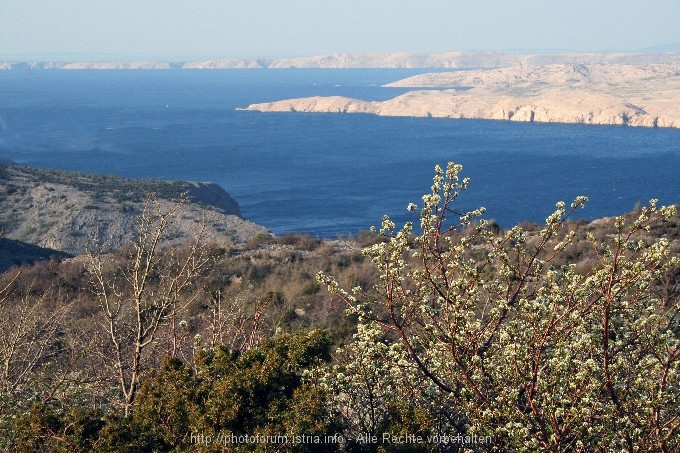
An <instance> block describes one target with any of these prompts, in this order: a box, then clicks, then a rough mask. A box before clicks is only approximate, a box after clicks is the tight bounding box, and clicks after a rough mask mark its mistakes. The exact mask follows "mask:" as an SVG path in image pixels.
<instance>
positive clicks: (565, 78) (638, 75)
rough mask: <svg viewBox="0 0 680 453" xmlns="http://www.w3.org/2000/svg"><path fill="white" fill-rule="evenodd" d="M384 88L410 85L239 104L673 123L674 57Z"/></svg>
mask: <svg viewBox="0 0 680 453" xmlns="http://www.w3.org/2000/svg"><path fill="white" fill-rule="evenodd" d="M385 87H386V88H390V87H398V88H414V90H413V91H409V92H407V93H405V94H402V95H400V96H397V97H395V98H393V99H390V100H387V101H382V102H368V101H363V100H360V99H351V98H343V97H313V98H303V99H291V100H283V101H276V102H270V103H262V104H253V105H250V106H248V107H247V110H257V111H263V112H291V111H293V112H319V113H321V112H323V113H369V114H375V115H382V116H414V117H437V118H461V119H462V118H470V119H491V120H510V121H525V122H545V123H553V122H558V123H583V124H606V125H627V126H645V127H680V63H655V64H618V63H617V64H603V63H597V64H567V63H559V64H549V65H529V66H526V65H517V66H510V67H506V68H500V69H481V70H480V69H478V70H467V71H456V72H438V73H426V74H422V75H418V76H414V77H409V78H407V79H403V80H399V81H396V82H394V83H390V84H388V85H386V86H385Z"/></svg>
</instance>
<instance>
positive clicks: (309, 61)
mask: <svg viewBox="0 0 680 453" xmlns="http://www.w3.org/2000/svg"><path fill="white" fill-rule="evenodd" d="M560 63H580V64H659V63H680V52H664V53H658V52H657V53H607V54H604V53H555V54H536V55H535V54H515V53H499V52H445V53H437V54H423V53H410V52H388V53H356V54H354V53H336V54H329V55H318V56H311V57H295V58H223V59H211V60H199V61H162V60H143V61H122V62H115V61H113V62H112V61H108V62H107V61H4V62H2V61H0V70H22V69H70V70H79V69H81V70H82V69H100V70H114V69H146V70H154V69H165V70H167V69H289V68H318V69H354V68H383V69H404V68H443V69H447V68H448V69H492V68H504V67H510V66H519V65H521V66H536V65H547V64H560Z"/></svg>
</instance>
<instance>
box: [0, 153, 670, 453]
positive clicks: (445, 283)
mask: <svg viewBox="0 0 680 453" xmlns="http://www.w3.org/2000/svg"><path fill="white" fill-rule="evenodd" d="M460 170H461V168H460V167H459V166H456V165H453V164H451V165H449V167H447V169H445V170H442V169H440V168H437V170H436V174H435V178H434V184H433V187H432V191H431V192H430V193H429V194H427V195H425V196H424V197H423V202H422V206H420V207H418V206H415V205H412V206H411V209H412V210H413V211H414V216H416V218H417V219H418V222H419V224H416V225H413V224H407V225H405V226H404V227H403V228H401V229H398V228H396V226H395V225H394V224H393V223H392V222H391V221H390V220H389V218H387V217H386V218H385V219H384V220H383V223H382V227H381V228H380V230H379V231H367V232H363V233H362V234H360V235H359V236H358V237H356V238H345V239H343V240H335V241H328V240H320V239H317V238H313V237H311V236H309V235H301V234H295V235H288V236H284V237H279V238H276V237H272V236H270V235H265V234H261V235H254V236H253V237H252V238H251V239H250V240H249V241H248V242H246V243H243V244H240V245H238V244H237V245H231V246H229V247H224V246H222V245H220V244H212V243H210V242H209V241H205V240H204V239H203V238H202V236H201V235H200V234H197V235H196V237H195V238H194V240H190V241H186V242H184V243H181V244H179V243H172V242H166V241H165V238H166V236H167V235H168V234H170V232H171V230H172V229H171V228H170V225H171V224H172V222H173V221H174V219H175V217H176V216H177V212H178V211H175V210H173V209H168V208H167V206H166V205H163V204H155V205H154V204H153V203H152V204H147V207H148V210H146V211H144V213H143V215H141V216H140V217H139V218H138V223H137V230H136V231H137V235H136V239H135V240H134V241H132V242H130V243H129V244H128V245H127V246H126V247H124V248H122V249H120V250H117V251H115V252H107V253H105V252H104V251H101V252H97V251H96V249H92V251H91V252H90V254H89V255H87V256H78V257H75V258H67V259H53V260H50V261H39V262H37V263H35V264H32V265H24V266H21V267H14V268H12V269H10V270H8V271H7V272H6V273H5V274H4V275H2V277H1V278H0V319H2V323H0V373H2V375H1V379H0V382H1V385H0V446H1V447H3V448H5V449H7V450H9V451H22V452H29V451H39V450H41V451H70V452H76V451H102V452H104V451H205V452H211V451H310V452H312V451H361V452H364V451H376V452H378V451H385V452H387V451H409V452H410V451H423V452H426V451H428V452H429V451H555V452H558V451H584V452H585V451H588V452H590V451H622V450H623V451H677V449H678V448H680V408H679V407H678V405H677V403H676V401H677V400H678V398H679V397H680V395H679V389H680V299H679V295H680V267H679V265H678V264H679V263H678V255H679V254H678V252H679V251H680V228H679V226H680V218H679V217H678V215H677V213H676V212H675V209H674V208H673V207H660V206H658V205H657V203H656V202H655V201H652V202H651V203H650V204H649V205H648V206H646V207H640V208H638V209H636V210H635V212H632V213H629V214H627V215H624V216H621V217H619V218H611V219H601V220H598V221H595V222H585V221H574V222H572V221H570V220H569V217H570V215H571V213H572V212H573V211H574V210H577V209H580V208H581V207H583V205H584V204H585V203H586V200H585V198H577V199H576V200H575V201H574V203H573V204H572V205H571V206H568V205H565V204H564V203H559V204H558V205H557V208H556V210H555V212H554V213H553V214H551V215H549V216H548V218H547V221H546V223H545V224H544V225H534V224H526V225H522V226H517V227H514V228H512V229H510V230H507V231H504V230H502V229H501V228H499V227H498V226H497V225H494V224H490V223H487V222H486V221H485V220H483V209H480V210H477V211H473V212H469V213H459V212H457V211H456V206H455V201H456V199H457V197H458V196H459V195H460V194H461V193H462V192H463V191H464V190H465V188H466V187H467V185H468V183H469V181H468V180H467V179H459V172H460ZM418 212H419V213H420V214H419V215H417V213H418ZM327 289H328V290H329V291H327Z"/></svg>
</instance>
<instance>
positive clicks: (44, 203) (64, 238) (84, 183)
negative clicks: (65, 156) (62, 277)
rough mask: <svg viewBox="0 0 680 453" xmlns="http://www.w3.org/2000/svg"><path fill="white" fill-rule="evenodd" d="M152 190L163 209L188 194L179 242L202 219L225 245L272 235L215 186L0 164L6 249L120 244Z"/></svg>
mask: <svg viewBox="0 0 680 453" xmlns="http://www.w3.org/2000/svg"><path fill="white" fill-rule="evenodd" d="M149 193H155V196H156V199H157V200H158V201H159V202H160V205H161V206H162V208H163V209H170V207H172V206H173V205H174V204H176V203H177V201H178V200H179V199H180V197H181V194H182V193H186V194H188V196H189V200H190V201H189V203H187V204H186V205H184V206H183V207H182V210H181V212H180V213H179V215H178V216H177V218H176V222H175V225H174V226H173V228H174V231H173V237H174V239H175V240H178V241H182V240H185V239H191V238H193V237H194V236H195V235H196V234H198V232H199V231H200V230H201V225H205V231H204V235H205V238H206V240H207V241H210V242H217V243H219V244H224V245H228V244H230V243H234V242H244V241H247V240H249V239H250V238H252V237H253V236H255V235H257V234H268V230H267V229H266V228H265V227H262V226H260V225H256V224H255V223H253V222H250V221H248V220H245V219H243V218H241V217H240V211H239V207H238V204H237V203H236V202H235V201H234V200H233V199H232V198H231V197H230V196H229V195H228V194H227V193H226V192H225V191H224V190H223V189H222V188H221V187H219V186H218V185H216V184H212V183H195V182H180V181H152V180H130V179H125V178H121V177H118V176H103V175H93V174H81V173H70V172H64V171H57V170H39V169H35V168H29V167H21V166H15V165H8V164H7V163H5V164H1V163H0V229H1V230H2V231H3V236H2V239H3V241H4V242H3V244H4V249H5V252H7V250H8V249H12V250H15V251H16V250H18V252H16V253H20V251H21V247H20V246H19V245H18V243H17V242H15V241H20V242H21V243H26V244H32V245H34V246H38V247H42V248H45V249H52V250H57V251H61V252H65V253H68V254H71V255H78V254H82V253H84V252H85V251H86V250H87V249H88V248H92V247H94V246H95V244H97V243H99V244H103V245H104V246H105V248H107V249H116V248H119V247H121V246H122V245H123V244H125V243H126V242H127V241H128V240H129V239H130V238H131V237H132V236H133V234H134V222H135V220H136V218H137V216H138V215H139V214H140V213H141V212H142V211H143V209H144V208H145V206H147V205H148V194H149ZM10 240H14V241H13V242H12V241H10ZM10 242H11V245H10ZM3 244H0V250H2V249H3ZM24 248H25V246H24ZM31 250H33V251H35V249H31ZM43 252H44V251H43ZM7 253H9V252H7ZM7 253H3V254H5V255H6V254H7Z"/></svg>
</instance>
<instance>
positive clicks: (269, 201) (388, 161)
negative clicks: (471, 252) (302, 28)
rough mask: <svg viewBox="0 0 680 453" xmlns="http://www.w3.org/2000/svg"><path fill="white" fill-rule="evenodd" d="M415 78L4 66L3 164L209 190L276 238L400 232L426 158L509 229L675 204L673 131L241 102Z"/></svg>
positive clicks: (677, 170)
mask: <svg viewBox="0 0 680 453" xmlns="http://www.w3.org/2000/svg"><path fill="white" fill-rule="evenodd" d="M421 72H427V71H423V70H385V69H381V70H331V69H319V70H316V69H285V70H283V69H282V70H205V71H201V70H194V71H192V70H168V71H161V70H158V71H124V70H119V71H64V70H33V71H31V70H23V71H22V70H12V71H4V72H3V71H0V156H4V157H8V158H10V159H12V160H14V161H16V162H18V163H20V164H25V165H31V166H35V167H45V168H59V169H66V170H77V171H83V172H96V173H106V174H118V175H121V176H126V177H131V178H164V179H183V180H195V181H212V182H216V183H218V184H220V185H221V186H222V187H224V189H225V190H227V191H228V192H229V193H230V194H231V195H232V196H233V197H234V198H235V199H236V200H237V201H238V203H239V204H240V206H241V210H242V213H243V216H244V217H246V218H248V219H251V220H253V221H255V222H257V223H260V224H262V225H265V226H267V227H268V228H270V229H271V230H272V231H273V232H275V233H277V234H285V233H288V232H308V233H311V234H313V235H316V236H323V237H336V236H338V235H345V234H355V233H357V232H358V231H360V230H364V229H367V228H369V227H370V226H371V225H379V224H380V219H381V217H382V215H383V214H388V215H390V216H391V217H392V218H393V219H395V220H396V221H397V222H398V223H403V222H405V221H407V220H416V219H415V218H414V217H413V215H412V214H409V213H408V212H407V211H406V206H407V204H408V203H409V202H415V203H418V202H419V201H421V196H422V194H423V193H426V192H427V191H428V190H429V187H430V185H431V178H432V172H433V167H434V165H435V164H440V165H442V166H445V165H446V163H447V162H449V161H455V162H457V163H461V164H462V165H463V167H464V170H463V172H464V175H465V176H469V177H470V178H471V179H472V184H471V186H470V189H469V190H468V191H467V192H466V193H464V194H463V195H462V197H461V199H460V205H459V209H460V210H466V209H474V208H477V207H479V206H485V207H486V208H487V214H486V218H488V219H493V220H496V221H497V222H498V223H500V224H501V225H502V226H505V227H509V226H512V225H514V224H516V223H518V222H521V221H535V222H542V221H543V220H544V219H545V217H546V216H547V215H549V214H550V213H551V212H552V211H553V208H554V204H555V202H557V201H559V200H564V201H566V202H569V201H571V200H572V199H573V198H574V197H575V196H577V195H586V196H588V197H589V199H590V201H589V203H588V204H587V207H586V209H585V210H583V211H582V212H581V213H580V217H584V218H588V219H593V218H598V217H602V216H611V215H618V214H622V213H624V212H628V211H630V210H631V209H633V207H634V206H635V204H636V203H638V202H641V203H645V202H646V201H647V200H649V199H650V198H659V199H660V200H661V203H663V204H671V203H679V202H680V182H679V178H678V175H679V174H680V130H669V129H642V128H640V129H637V128H627V127H616V126H587V125H563V124H523V123H511V122H496V121H473V120H448V119H433V118H386V117H377V116H369V115H343V114H303V113H260V112H246V111H239V110H236V109H237V108H239V107H246V106H248V105H249V104H251V103H256V102H268V101H274V100H280V99H287V98H295V97H303V96H316V95H321V96H327V95H342V96H349V97H356V98H360V99H366V100H384V99H389V98H392V97H394V96H397V95H399V94H401V93H403V92H405V90H403V89H395V88H382V87H381V86H380V85H382V84H384V83H388V82H391V81H394V80H398V79H401V78H403V77H407V76H410V75H414V74H417V73H421Z"/></svg>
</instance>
